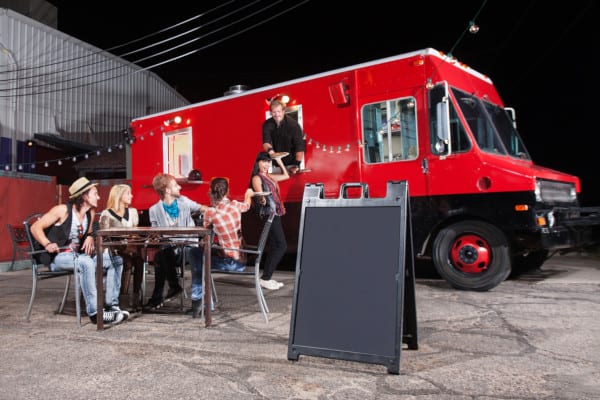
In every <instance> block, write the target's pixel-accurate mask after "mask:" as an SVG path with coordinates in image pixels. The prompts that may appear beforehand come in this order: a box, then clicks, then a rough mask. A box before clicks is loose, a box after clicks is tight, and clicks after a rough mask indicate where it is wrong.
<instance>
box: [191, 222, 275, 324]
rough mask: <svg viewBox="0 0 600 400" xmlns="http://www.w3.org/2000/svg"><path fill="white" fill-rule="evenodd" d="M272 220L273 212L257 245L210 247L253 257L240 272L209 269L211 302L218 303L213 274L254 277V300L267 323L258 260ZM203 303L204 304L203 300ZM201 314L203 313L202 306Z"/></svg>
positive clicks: (214, 245) (265, 303) (267, 310)
mask: <svg viewBox="0 0 600 400" xmlns="http://www.w3.org/2000/svg"><path fill="white" fill-rule="evenodd" d="M273 218H275V212H274V211H273V212H271V214H270V215H269V217H268V218H267V220H266V221H265V224H264V225H263V229H262V232H261V233H260V237H259V239H258V245H256V246H253V245H246V246H245V248H243V249H233V248H228V247H221V246H219V245H218V244H216V243H214V244H213V245H212V247H211V248H212V249H214V250H237V251H239V252H241V253H246V254H251V255H254V256H255V258H254V263H253V264H251V265H247V266H246V269H245V270H244V271H242V272H238V271H223V270H220V269H211V276H210V278H211V283H212V294H213V301H214V302H215V303H217V302H218V296H217V290H216V288H215V284H214V279H213V274H226V275H247V276H253V277H254V288H255V290H256V298H257V300H258V306H259V307H260V311H261V312H262V315H263V317H264V318H265V322H267V323H268V322H269V316H268V313H269V307H268V306H267V301H266V300H265V296H264V294H263V291H262V287H261V286H260V260H261V259H262V255H263V252H264V249H265V245H266V243H267V238H268V237H269V231H270V230H271V224H272V223H273ZM202 300H203V303H204V299H202ZM202 312H204V304H202Z"/></svg>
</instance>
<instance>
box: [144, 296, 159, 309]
mask: <svg viewBox="0 0 600 400" xmlns="http://www.w3.org/2000/svg"><path fill="white" fill-rule="evenodd" d="M162 306H163V301H162V300H161V299H156V298H154V297H151V298H150V300H148V302H147V303H146V304H145V305H144V308H146V309H154V310H158V309H159V308H161V307H162Z"/></svg>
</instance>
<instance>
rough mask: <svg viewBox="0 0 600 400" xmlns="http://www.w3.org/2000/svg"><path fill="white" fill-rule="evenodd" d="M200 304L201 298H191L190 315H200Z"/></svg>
mask: <svg viewBox="0 0 600 400" xmlns="http://www.w3.org/2000/svg"><path fill="white" fill-rule="evenodd" d="M201 305H202V300H192V317H193V318H197V317H198V315H200V306H201Z"/></svg>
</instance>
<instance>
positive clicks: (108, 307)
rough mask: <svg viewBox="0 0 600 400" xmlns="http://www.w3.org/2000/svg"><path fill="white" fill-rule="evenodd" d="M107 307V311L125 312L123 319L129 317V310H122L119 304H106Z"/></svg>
mask: <svg viewBox="0 0 600 400" xmlns="http://www.w3.org/2000/svg"><path fill="white" fill-rule="evenodd" d="M105 309H106V310H107V311H118V312H120V313H121V314H123V320H126V319H127V318H129V311H127V310H121V308H120V307H119V306H115V305H112V306H106V307H105Z"/></svg>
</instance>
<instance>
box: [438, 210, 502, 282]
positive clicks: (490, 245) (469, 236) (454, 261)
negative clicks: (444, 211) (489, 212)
mask: <svg viewBox="0 0 600 400" xmlns="http://www.w3.org/2000/svg"><path fill="white" fill-rule="evenodd" d="M433 264H434V266H435V269H436V270H437V272H438V274H440V276H441V277H442V278H444V279H445V280H446V281H447V282H448V283H450V285H452V287H454V288H456V289H461V290H475V291H481V292H483V291H486V290H490V289H492V288H494V287H496V286H497V285H499V284H500V283H502V282H503V281H504V280H505V279H506V278H507V277H508V276H509V274H510V271H511V258H510V251H509V246H508V241H507V240H506V237H505V235H504V233H502V231H500V230H499V229H498V228H496V227H495V226H493V225H490V224H488V223H486V222H481V221H464V222H459V223H456V224H454V225H450V226H448V227H447V228H444V229H442V230H441V231H440V232H439V233H438V235H437V236H436V238H435V241H434V242H433Z"/></svg>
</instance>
